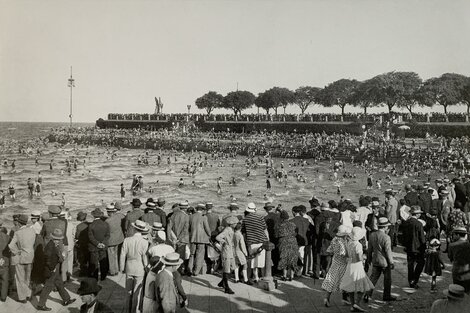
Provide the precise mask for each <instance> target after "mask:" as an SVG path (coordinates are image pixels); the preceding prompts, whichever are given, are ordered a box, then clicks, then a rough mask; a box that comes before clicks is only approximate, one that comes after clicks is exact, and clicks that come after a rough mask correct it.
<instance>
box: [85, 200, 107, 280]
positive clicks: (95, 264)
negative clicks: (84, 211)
mask: <svg viewBox="0 0 470 313" xmlns="http://www.w3.org/2000/svg"><path fill="white" fill-rule="evenodd" d="M91 215H92V216H93V217H94V220H93V222H92V223H91V224H90V226H88V239H89V242H88V250H89V251H90V268H89V275H90V277H94V278H96V279H98V269H99V271H100V275H101V280H105V279H106V276H107V275H108V271H109V261H108V251H107V248H108V244H109V234H110V232H109V225H108V224H107V223H106V222H105V221H103V220H102V217H103V215H104V214H103V212H102V211H101V210H100V209H99V208H96V209H94V210H93V211H92V212H91Z"/></svg>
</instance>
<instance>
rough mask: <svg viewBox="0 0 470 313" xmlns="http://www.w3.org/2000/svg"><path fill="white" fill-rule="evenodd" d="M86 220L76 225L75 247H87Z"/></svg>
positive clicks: (84, 248)
mask: <svg viewBox="0 0 470 313" xmlns="http://www.w3.org/2000/svg"><path fill="white" fill-rule="evenodd" d="M88 225H89V223H88V222H81V223H80V224H78V225H77V228H76V229H75V240H77V247H78V249H80V250H87V249H88V242H89V241H90V239H88Z"/></svg>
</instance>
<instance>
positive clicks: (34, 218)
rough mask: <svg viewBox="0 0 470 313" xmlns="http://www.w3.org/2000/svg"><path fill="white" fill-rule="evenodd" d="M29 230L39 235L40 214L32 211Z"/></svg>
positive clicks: (40, 227) (40, 228)
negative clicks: (31, 229)
mask: <svg viewBox="0 0 470 313" xmlns="http://www.w3.org/2000/svg"><path fill="white" fill-rule="evenodd" d="M31 228H33V229H34V232H35V233H36V235H39V234H40V233H41V230H42V221H41V212H40V211H38V210H34V211H33V212H31Z"/></svg>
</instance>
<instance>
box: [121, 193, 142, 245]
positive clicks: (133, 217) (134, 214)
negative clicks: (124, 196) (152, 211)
mask: <svg viewBox="0 0 470 313" xmlns="http://www.w3.org/2000/svg"><path fill="white" fill-rule="evenodd" d="M131 205H132V211H130V212H128V213H127V215H126V218H125V219H124V229H125V230H126V233H125V235H126V237H131V236H132V235H134V232H135V228H134V227H132V223H134V222H135V221H137V220H138V219H139V218H141V217H142V215H144V211H142V210H141V209H140V206H141V205H142V202H141V201H140V199H138V198H134V199H132V202H131Z"/></svg>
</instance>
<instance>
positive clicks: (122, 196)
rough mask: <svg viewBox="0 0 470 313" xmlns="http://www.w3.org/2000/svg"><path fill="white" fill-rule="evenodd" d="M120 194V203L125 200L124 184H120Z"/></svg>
mask: <svg viewBox="0 0 470 313" xmlns="http://www.w3.org/2000/svg"><path fill="white" fill-rule="evenodd" d="M120 194H121V201H124V199H125V198H126V190H125V189H124V184H121V191H120Z"/></svg>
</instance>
